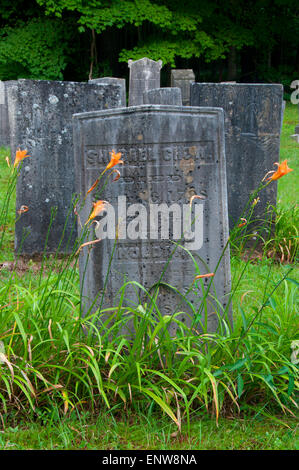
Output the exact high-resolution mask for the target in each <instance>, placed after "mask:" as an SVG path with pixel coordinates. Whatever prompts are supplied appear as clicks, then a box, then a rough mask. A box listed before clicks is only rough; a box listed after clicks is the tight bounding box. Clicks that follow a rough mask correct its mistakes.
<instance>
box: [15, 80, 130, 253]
mask: <svg viewBox="0 0 299 470" xmlns="http://www.w3.org/2000/svg"><path fill="white" fill-rule="evenodd" d="M7 95H8V109H9V122H10V133H11V138H10V140H11V150H12V155H14V154H15V151H16V149H18V148H21V149H26V150H27V152H28V154H29V155H31V157H30V158H26V159H25V160H24V162H23V166H22V170H21V174H20V177H19V179H18V184H17V194H16V209H17V210H18V209H19V208H20V207H21V206H22V205H26V206H28V208H29V210H28V212H26V213H24V214H22V216H21V217H20V218H19V220H18V221H17V222H16V227H15V250H16V252H18V253H20V254H21V255H23V256H33V255H40V254H41V253H43V251H44V245H45V241H46V236H47V231H48V228H49V224H50V219H51V209H52V208H54V207H56V208H57V214H56V218H55V221H54V223H53V225H52V228H51V231H50V233H49V238H48V243H47V247H46V251H47V252H48V253H53V252H56V250H57V249H58V246H59V243H60V239H61V237H62V234H63V230H64V225H65V223H66V220H67V216H68V214H69V218H68V222H67V224H66V227H65V234H64V238H63V241H62V243H61V245H60V246H59V252H61V253H68V252H70V251H71V250H72V248H73V245H74V241H75V239H76V236H77V233H76V232H77V230H76V227H75V230H74V229H73V227H74V225H75V224H76V220H75V216H74V213H73V210H72V207H71V201H72V195H73V194H74V193H75V185H74V156H73V133H72V115H73V114H74V113H75V112H82V111H88V110H93V109H105V108H107V107H109V108H110V107H118V106H120V105H121V89H120V86H119V85H101V84H95V85H92V84H88V83H75V82H58V81H57V82H56V81H46V80H45V81H43V80H18V81H16V82H14V83H13V84H12V86H9V87H8V88H7ZM25 234H28V236H27V237H26V238H25V239H24V235H25Z"/></svg>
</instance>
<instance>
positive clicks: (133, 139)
mask: <svg viewBox="0 0 299 470" xmlns="http://www.w3.org/2000/svg"><path fill="white" fill-rule="evenodd" d="M73 118H74V151H75V163H76V187H77V191H78V193H80V194H81V199H83V198H84V197H85V195H86V194H87V191H88V189H89V188H90V187H91V186H92V184H93V183H94V181H95V180H96V179H97V178H98V176H99V174H100V173H101V172H102V171H103V170H104V169H105V167H106V165H107V164H108V162H109V160H110V156H109V152H111V150H112V149H113V150H115V152H120V153H121V159H122V160H123V161H124V165H122V166H119V167H118V169H119V171H120V172H121V178H120V179H119V180H118V181H117V183H110V184H108V185H107V186H105V189H104V191H103V192H101V193H99V194H97V190H94V193H93V192H90V193H89V194H87V196H86V202H85V205H84V206H83V208H82V209H81V211H80V218H81V221H82V225H84V223H85V222H86V221H87V220H88V218H89V214H90V210H91V207H92V203H93V202H94V203H95V202H96V201H97V200H99V199H101V200H105V201H108V202H109V203H110V204H111V205H110V206H109V210H108V213H109V214H110V216H111V214H112V216H111V217H112V218H111V219H110V221H111V220H112V222H113V220H114V222H115V227H114V226H113V223H112V225H110V226H109V223H108V225H107V230H106V229H105V228H103V233H102V232H101V231H100V230H99V228H97V229H96V230H95V233H94V231H93V229H92V228H90V234H89V238H88V237H87V238H86V240H89V241H91V240H93V239H96V238H100V239H101V242H99V243H95V244H94V245H93V248H92V249H91V250H90V253H89V249H90V246H88V247H87V246H86V247H84V248H83V249H82V251H81V255H80V263H79V266H80V276H81V287H82V295H83V310H84V313H86V312H88V310H89V309H90V308H92V304H93V302H94V301H95V299H97V301H96V302H95V304H94V305H95V308H96V307H102V308H103V307H107V306H109V307H111V306H116V305H118V301H119V289H120V288H121V286H122V285H123V283H124V282H125V281H126V280H129V281H136V282H139V283H140V284H142V285H143V286H144V287H145V288H146V289H148V291H149V292H150V293H151V294H152V295H153V294H154V292H155V288H154V287H153V285H154V284H155V283H157V282H159V280H160V279H161V273H162V271H163V269H164V268H165V273H164V275H163V277H162V281H164V282H166V283H168V285H172V286H174V287H175V288H176V289H178V291H179V292H181V293H183V294H185V295H186V298H188V300H189V302H190V304H189V305H188V304H187V303H186V301H185V300H184V299H182V297H180V296H179V295H178V294H177V293H176V292H175V291H174V290H171V289H170V288H167V287H166V286H164V287H161V286H160V289H159V295H158V300H157V304H158V306H159V308H160V309H161V312H162V313H163V314H167V315H172V314H174V313H175V312H184V314H181V315H180V318H181V320H182V321H185V322H186V324H188V325H190V323H191V321H192V320H191V319H192V318H194V316H195V313H194V312H193V311H192V308H191V307H190V306H192V307H193V308H194V311H195V312H200V313H199V314H200V315H201V314H202V306H200V299H202V296H203V292H202V290H201V286H200V285H199V284H197V282H200V281H196V283H194V277H195V275H196V274H199V272H196V269H195V266H194V263H193V261H192V259H191V257H190V255H189V253H188V252H187V251H186V250H185V248H188V250H190V253H192V255H193V256H194V259H196V262H197V263H198V266H199V270H200V274H206V273H210V272H214V271H215V270H216V266H217V263H218V261H219V258H220V256H221V253H222V250H223V248H224V246H225V244H226V242H227V240H228V218H227V200H226V197H227V190H226V164H225V152H224V123H223V110H221V109H216V108H190V107H189V108H186V107H183V106H166V105H142V106H138V107H129V108H126V109H124V108H123V109H120V110H108V111H97V112H90V113H83V114H76V115H74V117H73ZM195 194H197V195H199V196H200V197H201V199H196V198H193V203H192V199H191V198H192V196H193V195H195ZM190 201H191V203H192V204H191V206H192V208H193V215H194V216H195V217H196V221H195V222H194V226H192V227H191V231H192V234H193V235H194V238H193V239H192V237H191V235H190V237H187V235H186V234H185V232H184V227H185V226H184V225H183V222H184V221H186V220H187V219H188V214H190ZM163 204H164V206H163ZM161 205H162V207H161ZM159 206H160V207H159ZM162 208H163V211H164V210H166V212H167V211H169V212H168V217H169V220H168V222H169V221H170V223H169V226H168V227H169V236H168V234H167V233H166V232H167V229H166V228H165V225H163V224H164V223H165V224H166V225H167V214H166V215H165V213H164V212H163V211H162ZM183 208H184V210H185V211H186V212H183ZM160 209H161V211H162V212H163V214H164V215H165V218H164V215H161V220H160V219H159V217H158V216H157V218H155V215H154V214H156V215H157V212H156V211H158V212H159V210H160ZM114 211H115V218H114V216H113V213H114ZM136 214H139V215H137V218H138V217H140V219H138V229H137V232H138V230H139V229H140V232H139V233H137V235H136V231H134V230H135V229H134V227H135V228H136V225H135V223H136V220H134V218H135V217H136ZM110 216H109V217H110ZM188 220H189V219H188ZM192 220H193V219H192ZM93 225H94V224H92V226H93ZM116 227H117V229H116ZM158 229H160V231H159V230H158ZM156 230H157V231H156ZM164 230H166V232H165V231H164ZM105 231H107V233H108V237H110V238H108V237H106V235H105V233H104V232H105ZM116 231H117V233H118V239H117V242H116V246H115V252H114V255H113V257H112V253H113V246H114V242H115V240H114V238H115V234H116ZM79 232H80V234H81V233H82V232H81V230H79ZM188 233H189V232H188ZM172 239H173V240H175V241H177V242H179V243H180V246H177V245H175V244H174V243H172ZM186 239H187V240H186ZM188 240H189V241H190V240H191V242H190V243H191V244H189V242H188ZM181 245H182V246H183V248H182V246H181ZM176 246H177V248H176ZM175 248H176V249H175ZM173 250H174V254H173V257H172V258H171V260H170V262H169V264H168V265H166V263H167V260H168V259H169V257H170V256H171V254H172V253H173ZM88 253H89V254H88ZM111 257H112V263H111V271H110V274H109V275H108V276H107V283H106V281H105V279H106V275H107V269H108V266H109V262H110V259H111ZM87 261H88V262H87ZM85 268H86V270H85ZM211 279H212V283H211ZM201 281H202V284H203V286H204V287H203V289H206V288H207V286H208V285H210V289H211V290H210V291H209V293H208V296H207V304H208V306H207V315H208V316H207V321H208V327H209V329H210V330H215V329H216V328H217V324H218V321H217V315H216V314H215V312H217V311H219V306H218V305H217V304H216V303H215V301H214V296H217V298H218V300H219V302H220V304H222V305H223V308H225V307H227V310H229V305H228V302H229V299H228V294H229V292H230V259H229V252H228V250H226V251H225V254H224V256H223V258H222V260H221V262H220V265H219V268H218V270H217V271H216V273H215V276H214V277H213V278H205V279H201ZM210 283H211V284H210ZM189 289H190V290H189ZM136 290H138V289H137V288H136V286H128V287H127V289H126V292H125V299H124V305H131V306H133V305H134V304H135V306H137V305H138V303H139V302H142V301H144V302H147V303H149V302H150V301H149V299H148V298H147V299H146V298H143V299H142V300H140V301H139V300H138V295H139V294H140V295H141V297H142V292H139V293H138V295H137V293H136ZM186 312H187V314H189V315H190V317H191V319H190V317H188V316H187V315H186ZM228 316H230V313H229V315H228ZM197 327H198V325H197ZM198 328H199V327H198ZM175 331H176V326H175V324H172V326H171V327H170V332H171V334H175Z"/></svg>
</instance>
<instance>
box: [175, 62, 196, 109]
mask: <svg viewBox="0 0 299 470" xmlns="http://www.w3.org/2000/svg"><path fill="white" fill-rule="evenodd" d="M194 81H195V75H194V72H193V70H192V69H174V70H171V86H172V87H179V88H180V89H181V92H182V100H183V105H184V106H190V85H191V83H193V82H194Z"/></svg>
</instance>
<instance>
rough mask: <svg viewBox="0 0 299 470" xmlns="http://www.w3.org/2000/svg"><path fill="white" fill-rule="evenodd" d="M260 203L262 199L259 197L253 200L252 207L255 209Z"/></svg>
mask: <svg viewBox="0 0 299 470" xmlns="http://www.w3.org/2000/svg"><path fill="white" fill-rule="evenodd" d="M258 202H260V198H259V197H257V198H256V199H254V200H253V203H252V207H255V206H256V205H257V203H258Z"/></svg>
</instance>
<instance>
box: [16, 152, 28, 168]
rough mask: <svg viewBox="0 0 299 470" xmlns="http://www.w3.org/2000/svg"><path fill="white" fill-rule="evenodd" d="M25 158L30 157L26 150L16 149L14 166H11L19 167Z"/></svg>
mask: <svg viewBox="0 0 299 470" xmlns="http://www.w3.org/2000/svg"><path fill="white" fill-rule="evenodd" d="M26 157H30V155H27V150H20V149H18V150H17V151H16V158H15V162H14V165H13V166H14V167H16V166H19V164H20V162H21V161H22V160H24V158H26Z"/></svg>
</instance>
